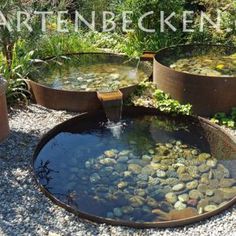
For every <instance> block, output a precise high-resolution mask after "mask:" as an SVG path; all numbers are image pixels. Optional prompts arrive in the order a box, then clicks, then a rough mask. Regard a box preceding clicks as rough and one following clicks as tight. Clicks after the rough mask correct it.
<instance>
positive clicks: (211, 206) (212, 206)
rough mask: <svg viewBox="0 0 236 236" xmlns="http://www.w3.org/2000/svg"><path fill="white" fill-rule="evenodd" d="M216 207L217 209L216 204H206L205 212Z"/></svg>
mask: <svg viewBox="0 0 236 236" xmlns="http://www.w3.org/2000/svg"><path fill="white" fill-rule="evenodd" d="M217 209H218V206H216V205H207V206H205V207H204V211H205V212H211V211H215V210H217Z"/></svg>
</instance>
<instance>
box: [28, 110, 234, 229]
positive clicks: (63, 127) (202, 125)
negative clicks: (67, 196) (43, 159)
mask: <svg viewBox="0 0 236 236" xmlns="http://www.w3.org/2000/svg"><path fill="white" fill-rule="evenodd" d="M123 110H124V112H123V115H124V116H125V115H128V116H132V117H135V116H137V115H141V114H142V115H153V116H157V115H158V116H166V115H165V114H163V113H160V112H158V111H157V110H155V109H150V108H143V107H125V108H124V109H123ZM104 116H105V115H104V112H103V111H98V112H96V113H85V114H82V115H79V116H76V117H74V118H72V119H70V120H68V121H66V122H63V123H61V124H59V125H57V126H56V127H55V128H53V129H52V130H51V131H49V132H48V133H47V134H46V135H45V136H44V137H43V138H42V139H41V141H40V142H39V144H38V146H37V148H36V150H35V153H34V156H33V159H32V173H33V175H34V177H35V180H36V182H37V184H38V185H39V187H40V189H41V191H42V192H43V193H44V194H45V195H46V196H47V197H48V198H50V199H51V200H52V201H53V202H54V203H55V204H57V205H59V206H61V207H63V208H65V209H66V210H68V211H70V212H72V213H74V214H76V215H78V216H79V217H81V218H84V219H87V220H90V221H93V222H97V223H107V224H111V225H121V226H129V227H135V228H155V227H160V228H162V227H176V226H183V225H187V224H191V223H195V222H198V221H201V220H204V219H207V218H209V217H212V216H214V215H216V214H218V213H220V212H222V211H224V210H226V209H228V208H229V207H231V206H233V205H234V204H235V203H236V196H235V197H234V198H233V199H232V200H230V201H229V202H227V203H226V204H224V205H222V206H221V207H219V208H218V209H217V210H215V211H212V212H208V213H204V214H201V215H197V216H194V217H190V218H184V219H179V220H172V221H163V222H161V221H158V222H151V223H136V222H130V221H120V220H112V219H107V218H102V217H99V216H95V215H92V214H88V213H85V212H82V211H78V210H75V209H74V208H72V207H71V206H69V205H67V204H65V203H63V202H62V201H60V200H59V199H57V198H56V197H55V196H53V195H52V194H51V193H50V192H49V191H47V190H46V189H45V188H44V187H43V186H42V185H41V184H40V183H39V181H38V179H37V176H36V173H35V172H34V162H35V160H36V158H37V156H38V154H39V153H40V151H41V149H42V148H43V147H44V145H45V144H46V143H47V142H48V141H49V140H51V139H52V138H53V137H55V136H56V135H57V134H58V133H60V132H73V131H71V130H73V129H72V127H77V128H78V124H80V123H81V125H82V123H83V121H84V120H90V121H93V120H94V119H95V117H101V118H103V117H104ZM173 119H178V120H180V121H184V122H188V123H193V124H195V125H196V126H197V127H198V128H199V129H201V130H202V131H204V133H205V136H206V137H207V140H208V142H209V145H210V148H211V152H212V154H213V155H214V154H217V155H219V153H218V152H219V151H220V153H221V152H222V154H223V153H224V156H225V155H226V154H227V157H228V158H230V159H235V160H236V139H235V138H234V137H231V136H230V135H228V134H227V133H226V132H225V131H224V130H223V129H221V128H220V127H219V126H218V125H215V124H212V123H210V122H209V121H208V120H206V119H204V118H201V117H198V118H194V117H186V116H177V117H175V118H173ZM81 128H82V126H81ZM79 129H80V128H79ZM75 132H76V131H75ZM216 152H217V153H216Z"/></svg>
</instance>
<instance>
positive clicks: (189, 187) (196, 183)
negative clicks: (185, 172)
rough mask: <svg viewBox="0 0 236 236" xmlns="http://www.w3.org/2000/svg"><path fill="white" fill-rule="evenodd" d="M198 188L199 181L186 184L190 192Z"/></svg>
mask: <svg viewBox="0 0 236 236" xmlns="http://www.w3.org/2000/svg"><path fill="white" fill-rule="evenodd" d="M197 186H198V181H196V180H194V181H192V182H189V183H187V184H186V188H187V189H189V190H192V189H195V188H197Z"/></svg>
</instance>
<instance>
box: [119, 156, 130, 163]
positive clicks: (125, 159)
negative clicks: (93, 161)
mask: <svg viewBox="0 0 236 236" xmlns="http://www.w3.org/2000/svg"><path fill="white" fill-rule="evenodd" d="M128 160H129V158H128V157H127V156H120V157H119V158H118V159H117V161H118V162H122V163H125V162H127V161H128Z"/></svg>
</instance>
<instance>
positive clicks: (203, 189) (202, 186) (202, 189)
mask: <svg viewBox="0 0 236 236" xmlns="http://www.w3.org/2000/svg"><path fill="white" fill-rule="evenodd" d="M197 190H198V191H199V192H201V193H205V192H206V191H207V190H209V187H208V186H207V185H206V184H199V185H198V187H197Z"/></svg>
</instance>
